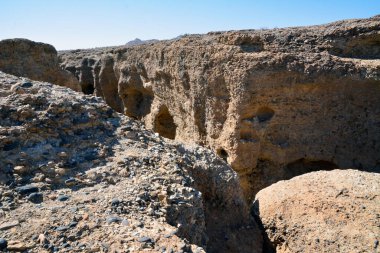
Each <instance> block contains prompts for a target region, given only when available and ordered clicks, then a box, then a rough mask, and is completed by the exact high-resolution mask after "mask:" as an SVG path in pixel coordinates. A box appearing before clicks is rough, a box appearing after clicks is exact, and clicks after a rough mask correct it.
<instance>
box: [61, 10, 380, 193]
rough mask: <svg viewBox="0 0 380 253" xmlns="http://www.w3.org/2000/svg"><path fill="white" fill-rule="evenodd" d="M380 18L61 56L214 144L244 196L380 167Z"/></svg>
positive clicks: (107, 92)
mask: <svg viewBox="0 0 380 253" xmlns="http://www.w3.org/2000/svg"><path fill="white" fill-rule="evenodd" d="M379 26H380V17H379V16H377V17H373V18H371V19H364V20H348V21H339V22H335V23H331V24H327V25H322V26H314V27H299V28H287V29H275V30H252V31H231V32H219V33H218V32H214V33H209V34H207V35H189V36H185V37H183V38H180V39H175V40H169V41H162V42H156V43H151V44H148V45H141V46H135V47H115V48H108V49H104V50H102V49H99V50H96V49H95V50H74V51H65V52H60V53H59V59H60V64H61V67H62V68H63V69H65V70H67V71H70V72H71V73H73V74H74V75H75V76H76V77H77V78H78V80H79V83H80V85H81V87H82V91H83V92H84V93H87V94H94V95H96V96H100V97H102V98H103V99H104V100H105V101H106V103H107V104H109V105H110V106H111V107H112V108H113V109H115V110H116V111H118V112H121V113H124V114H126V115H127V116H129V117H132V118H135V119H138V120H140V121H142V122H144V123H145V126H146V127H147V128H148V129H152V130H153V131H155V132H157V133H159V134H160V135H162V136H163V137H166V138H169V139H175V140H179V141H182V142H185V143H197V144H200V145H203V146H206V147H208V148H210V149H212V150H214V151H215V152H216V153H217V154H218V155H219V156H220V157H221V158H223V159H225V160H226V161H227V162H228V163H229V164H230V165H231V167H232V168H233V169H234V170H235V171H237V173H238V174H239V176H240V180H241V184H242V187H243V189H244V192H245V195H246V197H247V199H253V197H254V194H255V193H257V192H258V191H259V190H260V189H262V188H264V187H266V186H268V185H270V184H272V183H274V182H276V181H278V180H282V179H289V178H291V177H294V176H296V175H300V174H302V173H306V172H310V171H313V170H319V169H333V168H357V169H361V170H368V171H377V172H379V171H380V152H379V150H380V108H379V106H378V105H379V104H380V81H379V73H380V72H379V58H380V46H379V44H380V35H379V33H380V27H379Z"/></svg>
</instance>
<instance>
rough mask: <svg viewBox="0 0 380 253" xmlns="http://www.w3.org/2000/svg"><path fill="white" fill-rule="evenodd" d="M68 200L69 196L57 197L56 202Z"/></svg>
mask: <svg viewBox="0 0 380 253" xmlns="http://www.w3.org/2000/svg"><path fill="white" fill-rule="evenodd" d="M68 199H69V196H67V195H59V196H58V198H57V200H58V201H66V200H68Z"/></svg>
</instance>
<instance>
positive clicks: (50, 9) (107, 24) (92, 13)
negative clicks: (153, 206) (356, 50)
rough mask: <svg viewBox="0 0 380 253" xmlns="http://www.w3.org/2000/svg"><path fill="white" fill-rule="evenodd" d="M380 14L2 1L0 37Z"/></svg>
mask: <svg viewBox="0 0 380 253" xmlns="http://www.w3.org/2000/svg"><path fill="white" fill-rule="evenodd" d="M377 14H380V0H310V1H307V0H230V1H227V0H187V1H185V0H182V1H180V0H177V1H174V0H135V1H131V0H124V1H123V0H0V40H1V39H6V38H28V39H31V40H35V41H41V42H46V43H49V44H52V45H54V46H55V47H56V48H57V49H59V50H61V49H75V48H91V47H100V46H112V45H122V44H125V43H126V42H128V41H130V40H133V39H134V38H140V39H153V38H155V39H169V38H173V37H176V36H178V35H180V34H185V33H206V32H209V31H225V30H236V29H255V28H273V27H288V26H303V25H312V24H322V23H327V22H331V21H336V20H340V19H349V18H367V17H371V16H374V15H377Z"/></svg>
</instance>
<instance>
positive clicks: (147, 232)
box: [0, 72, 262, 252]
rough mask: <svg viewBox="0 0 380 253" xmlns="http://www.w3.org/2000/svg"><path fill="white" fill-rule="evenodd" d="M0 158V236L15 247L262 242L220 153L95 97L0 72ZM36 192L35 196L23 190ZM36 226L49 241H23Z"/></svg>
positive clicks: (190, 247)
mask: <svg viewBox="0 0 380 253" xmlns="http://www.w3.org/2000/svg"><path fill="white" fill-rule="evenodd" d="M26 82H28V83H31V85H26V86H25V85H23V84H24V83H26ZM16 166H24V167H25V168H27V171H26V172H27V173H22V174H21V173H20V174H15V173H13V172H14V168H15V167H16ZM0 168H5V169H4V170H3V169H2V170H1V172H2V173H4V182H2V181H1V183H0V193H2V194H1V195H0V198H1V204H2V206H0V224H4V223H5V225H4V227H2V229H3V230H2V231H1V232H2V234H1V236H2V237H3V238H5V239H6V240H8V241H9V242H10V241H13V242H15V241H16V242H17V243H13V244H12V245H13V246H12V247H13V248H14V249H15V248H19V249H20V248H28V250H29V247H33V248H32V249H31V251H32V252H42V251H43V250H45V249H48V250H50V251H53V250H60V249H61V248H62V247H67V248H65V249H68V251H69V252H73V251H83V250H85V249H86V250H89V251H91V250H94V251H95V250H97V251H99V250H100V249H104V251H105V250H107V251H110V252H125V251H127V250H129V251H131V252H139V251H142V250H143V249H145V248H149V249H151V250H152V251H154V252H158V251H162V247H165V248H166V249H167V251H168V252H171V251H173V252H180V251H182V252H191V251H196V250H197V252H204V250H206V249H207V250H208V252H260V251H261V247H262V240H261V234H260V232H259V230H258V227H257V225H256V224H255V221H254V220H253V219H252V218H251V217H250V214H249V208H248V206H247V204H246V202H245V201H244V197H243V194H242V191H241V189H240V187H239V181H238V176H237V174H236V173H235V172H234V171H233V170H232V169H231V168H230V167H229V166H228V165H227V164H226V163H225V162H224V161H223V160H221V159H220V158H218V157H217V156H216V155H215V154H214V153H213V152H211V151H210V150H208V149H205V148H203V147H200V146H197V145H191V146H185V145H182V144H180V143H178V142H175V141H171V140H165V139H163V138H161V137H159V136H157V135H156V134H154V133H153V132H151V131H148V130H146V129H145V128H144V126H143V124H141V123H140V122H138V121H135V120H132V119H130V118H128V117H126V116H124V115H122V114H119V113H116V112H115V111H113V110H112V109H111V108H110V107H109V106H107V105H106V104H105V103H104V102H103V101H102V99H101V98H97V97H94V96H87V95H83V94H82V93H77V92H74V91H72V90H70V89H68V88H65V87H60V86H56V85H52V84H49V83H42V82H36V81H30V80H24V79H21V78H17V77H14V76H11V75H7V74H4V73H2V72H0ZM62 169H63V170H62ZM62 171H64V173H63V172H62ZM36 179H38V180H36ZM32 181H34V182H37V181H38V182H37V183H34V184H32V185H31V184H30V182H32ZM3 193H4V194H3ZM34 193H36V194H37V195H38V196H43V202H41V203H39V205H35V204H33V203H30V202H29V201H26V199H25V197H26V196H28V195H30V194H34ZM60 196H70V199H69V200H68V201H65V202H61V201H59V200H63V199H62V198H61V197H60ZM57 198H58V199H57ZM14 200H16V201H14ZM57 200H58V201H57ZM113 200H115V201H113ZM116 200H117V201H116ZM3 214H6V215H3ZM109 217H113V218H114V217H117V219H108V220H107V218H109ZM12 220H20V221H22V222H20V223H19V224H11V225H9V224H6V222H8V221H12ZM41 234H42V235H44V240H43V241H44V242H45V241H46V243H44V244H41V243H35V244H33V245H32V244H30V243H29V242H30V238H32V237H33V236H36V235H41ZM169 234H170V235H171V236H169V237H168V236H166V235H169ZM78 235H80V236H78ZM241 235H244V236H241ZM143 236H146V237H149V238H151V239H152V241H150V242H146V243H145V242H144V243H141V242H139V241H138V240H139V238H141V237H143ZM235 238H236V239H235ZM243 238H250V239H249V240H245V239H244V240H243ZM37 239H38V238H36V239H35V241H37ZM66 240H67V243H68V242H70V243H69V246H68V245H66V244H64V243H65V242H66ZM153 242H154V243H153Z"/></svg>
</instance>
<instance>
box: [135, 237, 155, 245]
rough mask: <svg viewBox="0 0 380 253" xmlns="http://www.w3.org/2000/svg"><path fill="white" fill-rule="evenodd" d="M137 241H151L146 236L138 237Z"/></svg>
mask: <svg viewBox="0 0 380 253" xmlns="http://www.w3.org/2000/svg"><path fill="white" fill-rule="evenodd" d="M138 241H139V242H141V243H149V242H153V240H152V238H150V237H147V236H143V237H140V238H139V239H138Z"/></svg>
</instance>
